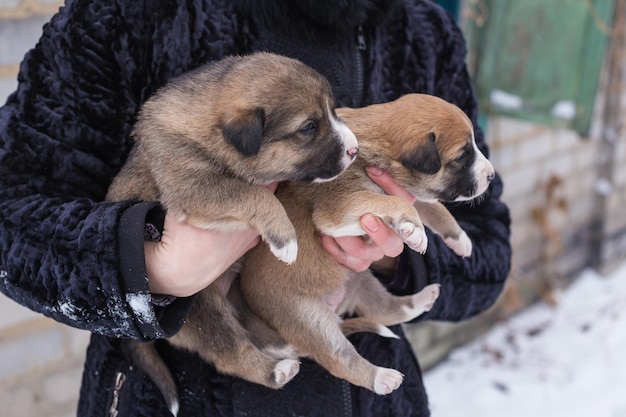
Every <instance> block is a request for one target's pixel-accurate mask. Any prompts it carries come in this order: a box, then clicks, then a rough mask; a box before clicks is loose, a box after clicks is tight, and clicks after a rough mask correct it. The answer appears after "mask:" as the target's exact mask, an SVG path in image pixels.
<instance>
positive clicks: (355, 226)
mask: <svg viewBox="0 0 626 417" xmlns="http://www.w3.org/2000/svg"><path fill="white" fill-rule="evenodd" d="M337 114H338V115H339V116H340V117H341V118H342V119H343V120H344V121H345V122H346V124H347V125H348V126H349V127H350V128H351V129H352V131H353V132H354V133H355V134H356V136H357V138H358V139H359V149H360V150H359V157H358V158H357V160H356V161H355V163H354V164H352V165H351V166H350V168H349V169H348V170H346V172H344V173H343V174H342V175H340V176H339V177H338V178H337V179H335V180H334V181H332V182H329V183H324V184H309V185H305V184H298V183H294V182H288V183H284V184H281V185H280V186H279V188H278V190H277V192H276V196H277V197H278V198H279V199H280V201H281V202H282V203H283V205H284V207H285V209H286V211H287V214H288V215H289V218H290V219H291V221H292V223H293V225H294V226H295V227H296V230H297V231H298V247H299V248H300V251H301V256H298V258H297V260H296V262H295V263H294V264H293V265H285V264H284V263H282V262H277V261H276V259H275V258H274V257H273V256H272V255H271V253H270V252H269V250H268V249H267V247H265V246H264V245H258V246H257V247H256V248H254V249H253V250H252V251H251V252H249V253H248V255H247V256H246V262H245V266H244V269H243V271H242V274H241V288H242V291H243V295H244V298H245V299H246V301H247V302H248V304H249V305H250V307H251V309H252V310H253V311H254V312H255V313H256V314H258V315H259V316H260V317H261V318H262V319H263V320H265V321H266V322H267V323H268V324H269V325H270V326H271V327H273V328H274V329H276V331H277V332H278V333H279V334H280V335H281V336H282V337H283V338H284V339H285V340H286V341H287V342H288V343H289V344H290V345H291V346H293V347H294V348H295V349H296V350H297V352H298V353H299V354H300V355H302V356H308V357H310V358H312V359H314V360H315V361H317V362H318V363H319V364H320V365H322V366H323V367H324V368H326V369H327V370H328V371H329V372H330V373H332V374H333V375H335V376H337V377H339V378H342V379H345V380H348V381H349V382H351V383H353V384H355V385H359V386H362V387H365V388H368V389H370V390H372V391H374V392H376V393H378V394H389V393H391V392H392V391H393V390H395V389H396V388H398V387H399V386H400V384H401V383H402V374H401V373H400V372H398V371H397V370H394V369H388V368H382V367H378V366H375V365H373V364H371V363H370V362H368V361H367V360H365V359H364V358H363V357H361V356H360V355H359V354H358V353H357V351H356V350H355V348H354V347H353V345H352V344H351V343H350V342H349V341H348V339H347V338H346V337H345V336H344V334H349V333H352V332H355V331H363V330H370V331H376V332H378V333H379V334H381V335H387V336H392V334H390V333H391V332H389V330H388V329H386V328H384V327H382V326H388V325H393V324H398V323H402V322H406V321H409V320H411V319H413V318H415V317H417V316H419V315H420V314H422V313H423V312H424V311H427V310H429V309H430V308H431V307H432V305H433V303H434V301H435V300H436V298H437V297H438V295H439V286H438V285H437V284H433V285H429V286H427V287H426V288H424V289H423V290H422V291H420V292H419V293H417V294H414V295H412V296H405V297H396V296H393V295H391V294H389V293H388V292H387V291H386V290H385V288H384V287H383V286H382V285H381V284H380V282H379V281H378V280H377V279H376V278H375V277H374V276H373V275H372V274H371V273H370V272H363V273H359V274H357V273H354V272H352V271H350V270H348V269H347V268H345V267H343V266H341V265H339V264H337V262H336V261H335V260H334V259H333V258H331V257H330V256H329V255H328V254H327V253H326V252H325V250H324V249H323V248H322V247H321V245H320V243H319V239H318V237H317V233H318V231H321V232H322V233H324V234H327V235H330V236H345V235H356V236H361V235H365V231H364V230H363V229H362V228H361V226H360V224H359V219H360V218H361V216H363V215H364V214H366V213H373V214H375V215H377V216H379V217H380V218H382V219H383V220H384V221H385V222H386V223H387V224H388V225H390V226H392V227H393V228H395V229H396V230H397V232H398V234H399V235H400V236H401V237H402V238H403V239H404V241H405V242H406V243H407V244H408V246H410V247H411V248H412V249H414V250H416V251H419V252H423V251H424V250H426V246H427V239H426V234H425V232H424V228H423V225H422V222H421V220H420V216H419V215H418V212H417V211H416V209H415V207H413V206H412V205H411V204H409V203H407V202H406V201H405V200H404V199H402V198H399V197H394V196H389V195H385V194H384V192H383V190H382V189H380V188H379V187H378V186H377V185H375V184H374V183H373V182H371V181H370V180H369V179H368V177H367V175H366V173H365V167H366V166H367V165H376V166H379V167H381V168H383V169H386V170H387V171H389V172H390V173H391V174H392V175H393V177H394V178H395V179H396V181H397V182H398V183H399V184H400V185H402V186H403V187H404V188H405V189H406V190H408V191H409V192H411V193H412V194H413V195H414V196H415V197H416V198H417V199H418V203H417V204H416V207H418V210H419V212H420V215H422V216H423V218H424V220H425V221H426V223H427V225H429V226H430V227H431V228H432V229H433V230H434V231H435V232H437V233H439V234H440V235H441V236H443V237H444V238H445V241H446V242H447V244H448V245H449V246H450V247H451V248H452V249H454V250H455V252H456V253H457V254H459V255H461V256H469V255H470V254H471V248H472V247H471V241H470V240H469V238H468V237H467V235H466V234H465V232H463V230H462V229H461V228H460V227H459V225H458V224H457V223H456V221H455V220H454V218H453V217H452V215H451V214H450V213H449V212H448V211H447V210H446V208H445V207H444V206H443V205H442V204H441V203H440V202H439V201H448V202H452V201H466V200H470V199H472V198H475V197H477V196H479V195H480V194H481V193H483V192H484V191H485V190H486V189H487V187H488V185H489V183H490V181H491V179H492V178H493V176H494V170H493V167H492V166H491V164H490V163H489V161H488V160H487V159H486V158H485V156H484V155H483V154H482V153H481V152H480V151H479V150H478V148H477V146H476V143H475V140H474V133H473V132H474V130H473V127H472V123H471V122H470V120H469V118H468V117H467V116H466V115H465V114H464V113H463V112H462V111H461V110H460V109H459V108H457V107H456V106H453V105H452V104H450V103H447V102H445V101H444V100H441V99H438V98H436V97H432V96H428V95H421V94H411V95H407V96H404V97H402V98H400V99H398V100H396V101H394V102H390V103H386V104H377V105H372V106H369V107H366V108H362V109H338V110H337ZM337 299H342V300H343V301H342V302H341V303H340V304H339V306H338V308H337V309H336V311H331V309H329V307H328V305H329V300H337ZM345 313H348V314H354V315H356V316H357V318H355V319H349V320H346V321H344V322H343V323H342V322H341V321H340V320H338V317H337V315H338V314H339V315H342V314H345ZM381 325H382V326H381Z"/></svg>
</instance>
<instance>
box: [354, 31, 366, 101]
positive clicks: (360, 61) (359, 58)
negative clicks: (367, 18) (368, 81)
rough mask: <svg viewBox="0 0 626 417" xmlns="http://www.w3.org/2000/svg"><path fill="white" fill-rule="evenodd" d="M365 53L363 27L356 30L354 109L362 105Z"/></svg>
mask: <svg viewBox="0 0 626 417" xmlns="http://www.w3.org/2000/svg"><path fill="white" fill-rule="evenodd" d="M365 51H367V43H366V42H365V34H364V32H363V26H360V25H359V27H358V28H357V30H356V50H355V62H354V63H355V65H354V66H355V74H354V100H353V103H352V104H353V105H354V107H361V105H362V104H363V93H364V90H365V68H364V56H365Z"/></svg>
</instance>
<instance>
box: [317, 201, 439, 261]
mask: <svg viewBox="0 0 626 417" xmlns="http://www.w3.org/2000/svg"><path fill="white" fill-rule="evenodd" d="M366 213H371V214H374V215H375V216H378V217H380V218H381V219H382V220H383V221H384V222H385V223H386V224H387V225H389V226H390V227H392V228H394V229H395V230H396V231H397V233H398V236H400V237H401V238H402V240H403V241H404V242H405V243H406V244H407V245H408V246H409V247H410V248H411V249H413V250H414V251H416V252H420V253H423V252H425V251H426V247H427V245H428V238H427V237H426V232H425V231H424V225H423V224H422V221H421V219H420V217H419V215H418V213H417V210H415V207H413V206H412V205H411V204H410V203H408V202H407V201H406V200H404V199H403V198H400V197H395V196H390V195H381V194H377V193H374V192H371V191H357V192H354V193H351V194H349V195H348V196H345V197H343V198H326V199H324V200H323V201H321V202H319V203H318V204H316V205H315V209H314V212H313V222H314V223H315V226H316V227H317V228H318V229H319V230H320V231H321V232H322V233H324V234H327V235H329V236H333V237H337V236H361V235H365V234H366V233H365V230H363V228H362V227H361V225H360V223H359V221H360V219H361V217H362V216H363V215H364V214H366Z"/></svg>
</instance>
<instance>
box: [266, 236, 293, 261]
mask: <svg viewBox="0 0 626 417" xmlns="http://www.w3.org/2000/svg"><path fill="white" fill-rule="evenodd" d="M269 247H270V250H271V251H272V253H273V254H274V256H276V257H277V258H278V259H280V260H281V261H283V262H285V263H286V264H288V265H291V264H292V263H294V262H295V261H296V257H297V256H298V242H297V241H295V240H292V241H290V242H289V243H287V244H286V245H285V246H283V247H282V248H277V247H276V246H273V245H269Z"/></svg>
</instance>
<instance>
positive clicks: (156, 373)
mask: <svg viewBox="0 0 626 417" xmlns="http://www.w3.org/2000/svg"><path fill="white" fill-rule="evenodd" d="M122 343H123V349H124V351H125V352H126V354H127V355H128V356H129V357H130V358H131V360H132V361H133V363H135V364H136V365H137V366H138V367H139V368H140V369H141V370H142V371H144V372H145V373H146V374H147V375H148V376H149V377H150V379H152V382H154V383H155V384H156V386H157V387H158V388H159V391H161V394H162V395H163V398H164V399H165V402H166V404H167V407H168V408H169V410H170V413H172V415H173V416H174V417H176V416H177V415H178V410H179V402H178V394H177V393H176V383H175V382H174V377H173V376H172V374H171V372H170V370H169V369H168V368H167V365H165V362H163V359H161V357H160V356H159V353H158V352H157V350H156V348H155V347H154V342H152V343H139V342H135V341H132V340H125V341H123V342H122Z"/></svg>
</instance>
